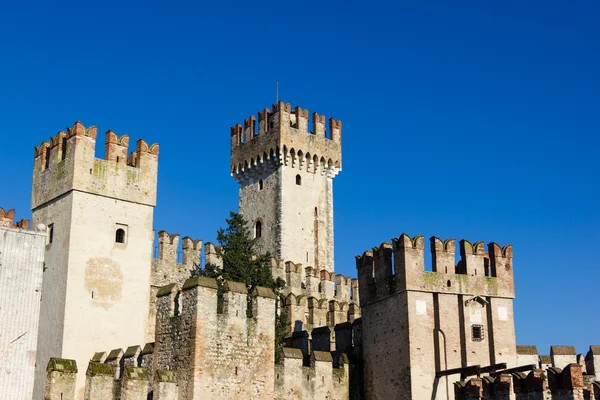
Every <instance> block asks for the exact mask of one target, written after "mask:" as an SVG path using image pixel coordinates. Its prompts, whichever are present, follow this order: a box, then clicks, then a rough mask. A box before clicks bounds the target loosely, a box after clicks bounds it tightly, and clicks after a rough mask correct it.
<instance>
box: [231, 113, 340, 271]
mask: <svg viewBox="0 0 600 400" xmlns="http://www.w3.org/2000/svg"><path fill="white" fill-rule="evenodd" d="M256 125H257V124H256V118H255V117H254V116H252V117H250V118H249V119H247V120H245V121H244V126H243V127H242V125H241V124H237V125H236V126H235V127H233V128H231V175H232V176H233V177H234V179H235V180H236V181H237V182H238V183H239V185H240V205H239V211H240V213H241V214H242V215H243V216H244V217H245V218H246V219H247V220H248V221H249V223H251V225H252V226H251V229H252V232H253V234H254V236H255V237H256V238H258V242H257V247H258V249H259V250H260V251H261V252H267V251H269V252H270V253H271V254H272V255H273V256H274V257H276V258H279V259H285V260H291V261H293V262H295V263H303V264H304V265H307V266H311V267H313V268H314V269H315V270H326V271H329V272H333V271H334V261H333V189H332V180H333V178H334V177H335V176H336V175H337V173H338V172H339V171H340V170H341V166H342V152H341V137H342V123H341V121H336V120H334V119H333V118H330V119H329V129H328V131H327V130H326V128H325V116H324V115H319V114H317V113H313V114H312V131H309V130H308V128H309V118H308V110H306V109H305V110H303V109H301V108H300V107H296V108H295V109H293V110H292V108H291V106H290V104H285V103H283V102H282V101H280V102H278V103H277V104H274V105H273V111H272V112H271V111H270V110H269V109H268V108H265V109H264V111H262V112H259V113H258V129H257V126H256Z"/></svg>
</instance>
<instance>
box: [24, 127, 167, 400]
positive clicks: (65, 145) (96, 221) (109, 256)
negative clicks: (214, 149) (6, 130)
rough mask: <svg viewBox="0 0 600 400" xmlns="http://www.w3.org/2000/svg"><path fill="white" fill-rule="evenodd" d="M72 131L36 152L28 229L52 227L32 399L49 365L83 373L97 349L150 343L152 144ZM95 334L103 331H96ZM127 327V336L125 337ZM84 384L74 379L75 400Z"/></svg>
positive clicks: (154, 165) (91, 131)
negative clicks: (63, 364)
mask: <svg viewBox="0 0 600 400" xmlns="http://www.w3.org/2000/svg"><path fill="white" fill-rule="evenodd" d="M96 136H97V128H96V127H93V126H92V127H88V128H86V127H84V126H83V125H82V124H81V123H80V122H76V123H75V124H74V125H73V126H72V127H69V128H67V129H66V130H65V131H63V132H59V133H58V134H57V135H56V136H54V137H52V138H51V140H50V141H49V142H43V143H42V144H41V145H40V146H38V147H36V148H35V151H34V171H33V185H32V199H31V208H32V211H33V223H34V225H37V224H39V223H43V224H45V225H46V226H48V236H49V240H48V244H47V246H46V253H45V264H46V270H45V272H44V275H43V288H42V292H43V301H42V305H41V307H42V309H41V318H40V323H39V324H40V330H39V332H40V334H39V337H38V352H37V359H36V365H37V367H36V379H35V390H34V396H35V398H36V399H39V398H41V397H42V395H43V391H44V380H45V370H44V368H45V366H46V365H47V364H48V360H49V359H50V357H63V358H69V359H75V360H76V361H77V363H78V364H79V365H86V364H87V362H88V361H89V359H90V356H91V355H92V354H93V353H94V351H96V350H97V349H98V348H107V347H109V348H110V347H116V346H117V345H118V344H120V343H124V342H125V343H140V342H143V341H144V339H145V338H146V328H147V326H146V325H147V321H148V303H149V296H150V265H151V258H152V242H153V236H154V232H153V229H152V220H153V211H154V205H155V203H156V183H157V181H156V179H157V169H158V152H159V146H158V145H157V144H154V145H151V146H149V145H148V144H147V143H146V142H145V141H144V140H141V139H140V140H138V141H137V142H136V147H135V149H134V151H132V152H131V153H130V154H129V155H128V145H129V136H128V135H123V136H120V137H118V136H117V135H116V134H115V133H114V132H113V131H108V132H106V135H105V138H106V140H105V143H106V145H105V155H104V158H103V159H98V158H95V150H96ZM99 324H100V325H101V329H99V328H98V327H99ZM124 326H127V329H123V327H124ZM84 386H85V377H84V376H83V374H80V375H79V376H78V381H77V390H76V395H77V399H79V400H80V399H83V398H84Z"/></svg>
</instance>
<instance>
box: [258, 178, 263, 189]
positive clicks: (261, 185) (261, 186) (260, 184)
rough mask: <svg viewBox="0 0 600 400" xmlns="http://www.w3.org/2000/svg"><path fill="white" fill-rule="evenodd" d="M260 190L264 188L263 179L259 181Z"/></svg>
mask: <svg viewBox="0 0 600 400" xmlns="http://www.w3.org/2000/svg"><path fill="white" fill-rule="evenodd" d="M258 190H263V181H262V179H261V180H260V181H258Z"/></svg>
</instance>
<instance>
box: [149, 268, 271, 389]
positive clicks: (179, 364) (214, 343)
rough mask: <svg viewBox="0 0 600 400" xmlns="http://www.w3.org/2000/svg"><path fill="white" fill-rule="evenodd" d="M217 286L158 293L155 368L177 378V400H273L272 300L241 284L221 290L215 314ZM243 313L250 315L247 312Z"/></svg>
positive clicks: (199, 284)
mask: <svg viewBox="0 0 600 400" xmlns="http://www.w3.org/2000/svg"><path fill="white" fill-rule="evenodd" d="M217 301H218V300H217V283H216V281H215V280H214V279H209V278H202V277H196V278H190V279H188V280H187V281H186V282H185V284H184V285H183V288H182V290H181V291H179V289H178V286H177V285H175V284H172V285H169V286H166V287H164V288H162V289H161V290H160V291H159V292H158V300H157V316H156V342H155V358H154V368H155V369H157V370H163V369H164V370H174V371H177V372H178V383H179V398H180V399H181V400H185V399H190V400H191V399H192V398H200V397H201V396H205V395H206V394H207V393H211V394H212V396H213V397H214V398H223V399H227V398H233V397H234V396H241V397H246V398H254V399H262V398H264V399H269V398H271V399H272V398H273V390H274V371H273V364H274V342H275V336H274V335H275V324H274V321H275V320H274V318H275V296H274V294H273V292H272V291H271V290H269V289H264V288H257V290H256V292H255V293H254V294H253V296H251V298H250V299H248V293H247V292H246V287H245V286H244V285H243V284H239V283H233V282H229V283H227V284H226V286H225V294H224V298H223V302H224V306H223V312H222V313H221V314H219V313H217ZM248 307H250V309H249V310H248Z"/></svg>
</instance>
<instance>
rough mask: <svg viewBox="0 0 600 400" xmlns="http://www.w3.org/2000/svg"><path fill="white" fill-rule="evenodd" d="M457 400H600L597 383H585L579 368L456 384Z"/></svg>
mask: <svg viewBox="0 0 600 400" xmlns="http://www.w3.org/2000/svg"><path fill="white" fill-rule="evenodd" d="M454 393H455V399H456V400H484V399H487V400H510V399H515V398H516V399H520V400H534V399H535V400H537V399H545V400H567V399H571V400H573V399H577V400H583V399H598V398H600V385H599V384H598V382H586V380H585V374H584V373H583V371H582V368H581V366H580V365H579V364H575V363H573V364H568V365H566V366H565V368H564V369H560V368H549V369H547V370H544V369H534V370H532V371H530V372H528V373H526V372H513V373H510V372H508V371H507V373H502V371H499V373H495V374H494V376H484V377H475V378H471V379H469V380H467V381H459V382H455V383H454Z"/></svg>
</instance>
